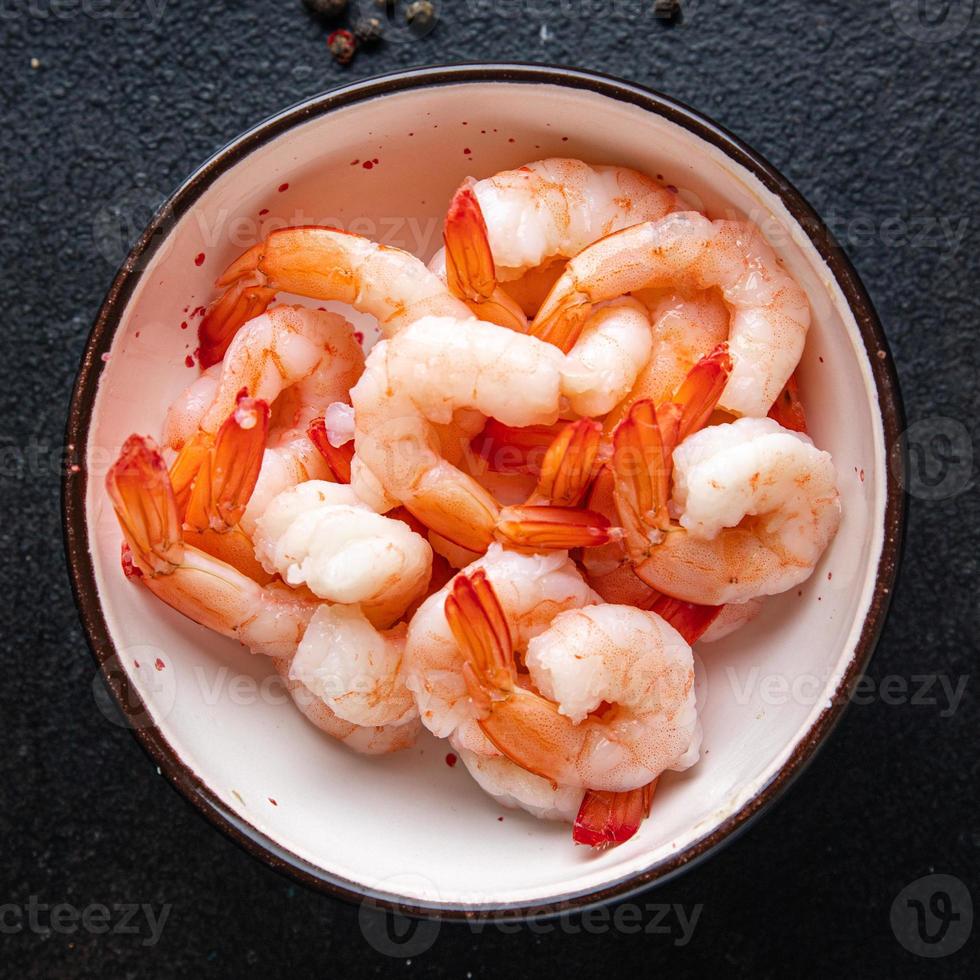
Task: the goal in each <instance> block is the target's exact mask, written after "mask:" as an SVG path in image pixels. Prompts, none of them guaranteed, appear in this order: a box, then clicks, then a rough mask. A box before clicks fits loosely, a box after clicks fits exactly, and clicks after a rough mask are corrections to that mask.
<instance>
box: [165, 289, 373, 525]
mask: <svg viewBox="0 0 980 980" xmlns="http://www.w3.org/2000/svg"><path fill="white" fill-rule="evenodd" d="M363 367H364V354H363V352H362V350H361V348H360V346H359V345H358V343H357V341H356V340H355V338H354V332H353V328H352V327H351V325H350V324H349V323H348V322H347V321H346V320H345V319H344V318H343V317H341V316H338V315H337V314H336V313H327V312H324V311H321V310H309V309H306V308H304V307H301V306H277V307H274V308H273V309H271V310H269V311H268V312H267V313H264V314H262V315H260V316H258V317H256V318H255V319H253V320H250V321H249V322H248V323H247V324H246V325H245V326H244V327H243V328H242V329H241V330H240V331H239V332H238V333H237V334H236V336H235V339H234V341H233V342H232V344H231V346H230V347H229V348H228V352H227V354H226V355H225V358H224V360H223V361H222V362H221V364H220V365H215V367H213V368H210V369H209V370H208V371H207V372H205V374H204V375H202V377H201V378H199V379H198V380H197V381H195V382H194V383H193V384H192V385H191V386H190V387H189V388H187V389H186V390H185V392H184V393H183V395H182V396H181V397H180V398H179V399H178V400H177V401H176V402H175V403H174V405H173V406H172V407H171V409H170V412H169V413H168V415H167V421H166V423H165V425H164V438H165V441H166V443H167V445H169V446H170V448H172V449H175V450H178V451H180V452H181V453H182V454H184V455H192V454H193V452H194V451H195V449H196V448H197V447H198V446H199V445H200V444H202V443H203V444H205V445H206V444H209V443H211V442H213V440H214V434H215V433H216V431H217V428H218V426H220V425H221V423H222V422H223V421H224V420H225V418H226V417H227V416H228V414H229V412H232V411H234V409H235V404H236V399H237V397H238V394H239V393H240V392H241V391H242V389H245V390H247V391H248V393H249V394H250V395H251V396H252V397H253V398H257V399H263V400H264V401H265V402H267V403H268V404H270V405H272V406H273V420H272V429H271V431H270V434H269V437H268V442H267V445H266V448H265V453H264V455H263V457H262V466H261V469H260V471H259V475H258V479H257V481H256V483H255V486H254V489H252V491H251V494H250V497H249V498H248V500H247V501H242V502H241V503H244V504H245V507H244V511H243V512H242V515H241V518H240V523H241V528H242V530H243V532H244V533H245V535H246V537H250V536H251V534H252V532H253V531H254V528H255V521H256V519H257V518H258V516H259V515H260V514H261V513H262V512H263V510H264V509H265V508H266V506H267V505H268V503H269V502H270V501H271V499H272V498H273V497H274V496H275V495H276V494H277V493H280V492H281V491H283V490H285V489H287V488H288V487H291V486H294V485H295V484H297V483H300V482H302V481H303V480H310V479H324V478H326V477H327V476H329V474H330V471H329V469H328V467H327V465H326V463H325V462H324V460H323V458H322V456H321V455H320V453H319V452H317V450H316V447H315V446H314V445H313V444H312V443H311V442H310V440H309V438H307V435H306V427H307V426H308V424H309V423H310V422H311V421H312V420H313V418H314V417H316V416H317V415H318V414H319V415H322V414H323V412H324V410H325V408H326V407H327V405H329V404H330V403H331V402H333V401H337V400H340V399H345V398H346V397H347V392H348V391H349V389H350V387H351V386H352V385H353V384H354V382H355V381H356V380H357V378H358V377H359V376H360V374H361V371H362V370H363ZM176 465H177V466H179V465H180V457H178V463H177V464H176Z"/></svg>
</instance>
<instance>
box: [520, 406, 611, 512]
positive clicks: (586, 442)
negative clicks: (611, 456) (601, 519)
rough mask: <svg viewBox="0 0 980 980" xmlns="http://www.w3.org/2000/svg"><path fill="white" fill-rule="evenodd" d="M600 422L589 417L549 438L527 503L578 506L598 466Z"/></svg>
mask: <svg viewBox="0 0 980 980" xmlns="http://www.w3.org/2000/svg"><path fill="white" fill-rule="evenodd" d="M601 442H602V426H601V425H600V424H599V423H598V422H594V421H593V420H591V419H579V420H578V421H577V422H571V423H569V424H568V425H566V426H565V427H564V428H563V429H562V430H561V431H560V432H559V433H558V435H557V436H556V437H555V438H554V440H553V441H552V442H551V445H550V446H549V447H548V450H547V452H546V453H545V456H544V460H543V461H542V464H541V473H540V476H539V477H538V483H537V486H536V487H535V489H534V493H532V494H531V497H530V498H529V499H528V501H527V502H528V503H529V504H537V503H543V502H547V503H549V504H553V505H555V506H559V507H577V506H578V505H579V504H581V502H582V500H583V498H584V497H585V495H586V494H587V493H588V491H589V488H590V487H591V486H592V481H593V480H594V479H595V476H596V473H597V472H598V468H599V466H600V460H599V447H600V444H601Z"/></svg>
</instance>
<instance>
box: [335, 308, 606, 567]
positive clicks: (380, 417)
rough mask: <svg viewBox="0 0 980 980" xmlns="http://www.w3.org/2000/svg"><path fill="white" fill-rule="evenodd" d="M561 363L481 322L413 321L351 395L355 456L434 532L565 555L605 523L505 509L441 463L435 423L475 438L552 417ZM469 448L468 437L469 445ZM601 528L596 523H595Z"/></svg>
mask: <svg viewBox="0 0 980 980" xmlns="http://www.w3.org/2000/svg"><path fill="white" fill-rule="evenodd" d="M563 363H564V356H563V355H562V353H561V352H560V351H558V350H556V349H555V348H554V347H552V346H551V345H549V344H544V343H541V342H540V341H538V340H535V339H534V338H532V337H527V336H524V335H522V334H518V333H515V332H514V331H511V330H507V329H505V328H503V327H500V326H496V325H495V324H491V323H483V322H481V321H479V320H468V321H466V322H464V323H460V322H459V321H458V320H452V319H447V318H440V317H426V318H424V319H422V320H418V321H416V322H415V323H413V324H411V325H410V326H408V327H406V328H405V329H404V330H403V331H401V332H400V333H399V334H397V335H396V336H395V337H392V338H391V339H390V340H386V341H382V342H381V343H379V344H377V345H376V346H375V347H374V349H373V350H372V351H371V353H370V355H369V356H368V359H367V363H366V365H365V370H364V374H363V375H362V377H361V379H360V380H359V381H358V383H357V384H356V385H355V386H354V388H353V389H351V393H350V395H351V401H352V403H353V406H354V416H355V439H354V441H355V446H356V456H355V459H359V460H360V462H361V463H362V464H364V465H365V466H366V467H367V468H368V469H370V470H371V471H372V472H373V474H374V476H375V477H377V479H378V481H379V483H380V484H381V486H382V487H383V488H384V490H385V492H386V493H387V494H388V495H389V496H391V497H393V498H395V499H396V500H398V501H400V502H401V503H403V504H404V505H405V506H406V507H407V508H408V509H409V510H410V511H411V512H412V513H413V514H414V515H415V516H416V517H417V518H418V519H419V520H421V521H422V522H423V523H424V524H425V525H426V526H427V527H429V528H431V529H432V530H433V531H435V532H436V533H437V534H439V535H441V536H442V537H444V538H447V539H448V540H450V541H452V542H453V543H455V544H457V545H459V546H461V547H463V548H465V549H468V550H469V551H472V552H479V553H482V552H483V551H485V550H486V548H487V546H488V545H489V544H490V542H491V541H492V540H493V539H494V535H495V534H500V535H504V536H505V537H506V538H507V540H510V541H512V542H513V543H516V544H520V545H526V546H529V547H533V546H542V547H558V548H570V547H578V546H585V545H589V544H594V543H596V542H597V541H599V540H603V541H604V540H606V539H607V538H608V528H607V527H606V526H605V524H604V523H602V524H601V526H597V525H596V524H595V522H594V521H592V519H591V516H590V515H586V514H585V513H584V512H581V511H575V512H574V513H573V512H571V510H570V509H569V508H564V509H560V508H550V507H541V508H538V509H537V511H536V513H535V515H534V523H532V522H531V521H530V520H529V517H530V515H528V514H526V513H524V511H525V510H526V508H516V509H514V512H502V511H501V508H500V506H499V504H498V502H497V501H496V500H495V499H494V497H493V496H492V495H491V494H489V493H488V492H487V491H486V490H485V489H484V488H483V487H482V486H481V485H480V483H479V482H477V481H476V480H475V479H474V478H473V477H472V476H470V475H469V474H467V473H465V472H464V471H463V470H461V469H460V468H459V467H457V466H455V465H453V463H452V462H451V460H450V459H447V458H446V457H444V456H443V454H442V453H443V449H444V442H443V440H442V439H441V438H440V430H439V427H440V426H447V425H451V424H452V425H457V426H458V425H460V424H461V421H460V419H461V415H463V414H464V413H466V414H467V416H468V421H469V422H470V423H472V422H473V421H474V420H475V422H476V425H477V428H476V430H475V431H478V429H479V426H482V424H483V421H484V420H485V419H486V418H488V417H490V418H495V419H499V420H500V421H502V422H504V423H505V424H507V425H515V426H526V425H534V424H538V423H552V422H555V421H556V420H557V418H558V411H559V406H560V390H561V380H562V375H561V369H562V366H563ZM466 445H468V439H467V440H466ZM600 521H601V519H600Z"/></svg>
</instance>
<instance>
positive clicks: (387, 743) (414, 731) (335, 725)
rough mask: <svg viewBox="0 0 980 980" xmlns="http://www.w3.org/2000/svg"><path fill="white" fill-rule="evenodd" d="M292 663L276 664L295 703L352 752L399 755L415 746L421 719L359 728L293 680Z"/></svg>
mask: <svg viewBox="0 0 980 980" xmlns="http://www.w3.org/2000/svg"><path fill="white" fill-rule="evenodd" d="M290 665H291V661H290V660H289V658H287V657H283V658H279V659H277V660H274V661H273V666H274V667H275V669H276V672H277V673H278V674H279V675H280V676H281V677H282V679H283V683H284V684H285V685H286V690H287V691H288V692H289V695H290V697H291V698H292V701H293V704H295V705H296V707H297V708H298V709H299V710H300V711H301V712H302V714H303V715H304V716H305V717H306V718H307V720H309V721H310V722H312V724H314V725H316V727H317V728H319V729H320V731H322V732H325V733H326V734H327V735H329V736H330V737H331V738H335V739H337V741H339V742H343V744H344V745H346V746H347V747H348V748H349V749H353V750H354V751H355V752H360V753H361V754H362V755H386V754H388V753H389V752H399V751H401V750H402V749H407V748H410V747H411V746H412V745H414V744H415V739H416V738H417V736H418V733H419V731H420V729H421V725H419V721H418V718H412V719H410V720H409V721H406V722H403V723H402V724H399V725H378V726H375V725H369V726H364V725H355V724H354V723H353V722H350V721H346V720H345V719H343V718H341V717H340V716H339V715H336V714H335V713H334V712H333V711H332V710H331V708H330V706H329V705H328V704H327V702H326V701H324V700H323V698H321V697H319V696H318V695H317V694H315V693H314V692H313V691H311V690H310V689H309V688H308V687H307V686H306V685H305V684H303V682H302V681H299V680H296V679H295V678H293V677H290Z"/></svg>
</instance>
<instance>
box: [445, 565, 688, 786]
mask: <svg viewBox="0 0 980 980" xmlns="http://www.w3.org/2000/svg"><path fill="white" fill-rule="evenodd" d="M445 615H446V619H447V621H448V623H449V626H450V629H451V631H452V634H453V637H454V638H455V639H456V641H457V643H459V644H460V647H461V652H462V655H463V657H464V658H465V660H466V669H465V670H464V677H465V680H466V683H467V687H468V690H469V692H470V697H471V699H472V704H473V707H474V709H475V710H476V712H477V718H478V722H479V726H480V728H481V729H482V730H483V733H484V734H485V735H486V736H487V738H488V739H489V740H490V741H491V742H492V743H493V745H494V746H495V747H496V748H497V749H498V750H499V751H500V752H502V753H503V754H504V755H506V756H507V757H508V758H509V759H510V760H511V761H512V762H515V763H517V764H518V765H519V766H521V767H522V768H524V769H527V770H528V771H529V772H532V773H534V774H535V775H538V776H541V777H542V778H545V779H550V780H552V781H553V782H555V783H557V784H558V785H562V786H580V787H588V788H590V789H592V790H606V791H611V792H617V793H618V792H627V791H629V790H634V789H639V788H641V787H643V786H646V785H647V784H649V783H650V782H652V781H653V780H654V779H656V778H658V777H659V776H660V774H661V773H662V772H664V771H665V770H667V769H673V770H676V771H681V770H684V769H687V768H688V767H689V766H691V765H693V764H694V763H695V762H696V761H697V759H698V753H699V749H700V744H701V726H700V723H699V721H698V714H697V707H696V704H695V697H694V661H693V658H692V656H691V648H690V646H688V644H687V643H686V642H685V641H684V639H683V637H682V636H681V635H680V634H679V633H678V632H677V631H676V630H675V629H674V628H673V627H672V626H670V625H669V624H668V623H667V622H665V621H664V620H663V619H662V618H661V617H660V616H658V615H657V614H656V613H652V612H646V611H643V610H640V609H636V608H635V607H633V606H618V605H608V604H605V605H588V606H584V607H581V608H573V609H567V610H565V611H564V612H560V613H559V614H558V615H557V616H555V617H554V618H553V619H552V621H551V623H550V625H549V626H548V628H547V629H545V630H543V631H542V632H540V633H539V634H538V635H536V636H535V637H533V638H532V639H531V640H530V641H529V642H528V643H527V648H526V653H525V655H524V664H525V666H526V668H527V670H528V672H529V684H527V685H523V684H521V683H519V679H518V673H517V668H516V664H515V661H514V650H515V644H514V637H513V634H512V631H511V625H510V621H509V619H508V617H507V614H506V612H505V610H504V608H503V606H502V605H501V603H500V600H499V599H498V598H497V595H496V591H495V589H494V587H493V585H491V584H490V583H489V582H488V580H487V577H486V575H485V574H484V573H483V572H480V571H476V572H474V573H467V574H464V575H462V576H459V577H457V579H456V580H455V581H454V584H453V590H452V592H451V594H450V596H449V597H448V598H447V600H446V604H445Z"/></svg>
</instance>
